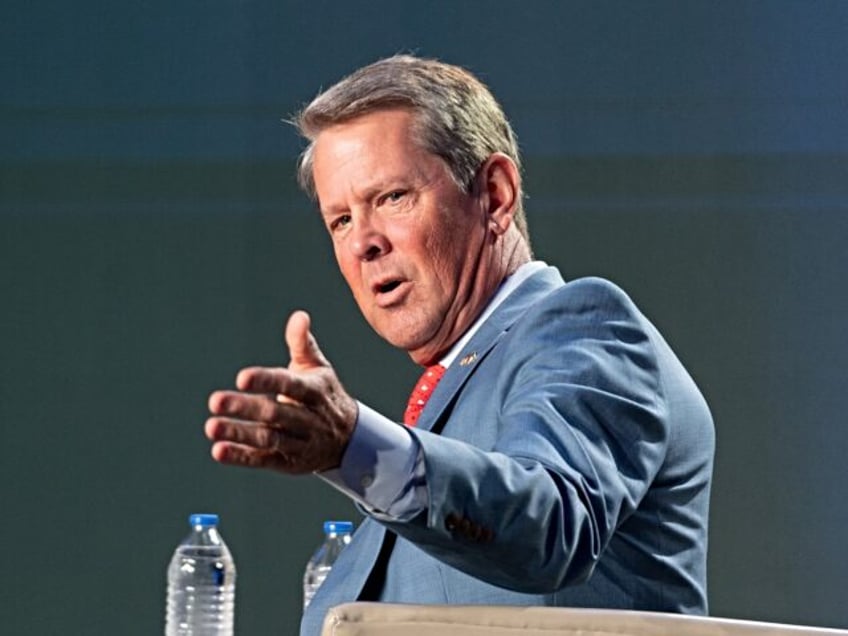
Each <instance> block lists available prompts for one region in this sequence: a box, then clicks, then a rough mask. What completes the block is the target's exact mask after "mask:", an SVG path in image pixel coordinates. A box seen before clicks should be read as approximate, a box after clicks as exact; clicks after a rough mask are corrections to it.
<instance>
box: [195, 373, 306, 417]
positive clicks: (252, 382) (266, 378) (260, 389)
mask: <svg viewBox="0 0 848 636" xmlns="http://www.w3.org/2000/svg"><path fill="white" fill-rule="evenodd" d="M236 387H237V388H238V389H239V391H247V392H249V393H262V394H265V395H264V396H263V397H265V398H266V399H270V396H278V395H279V396H285V397H287V398H291V399H293V400H295V401H297V402H301V403H310V402H314V401H315V400H316V399H318V393H317V390H316V388H315V386H313V383H310V382H308V381H307V380H306V379H305V378H304V377H303V376H297V375H295V374H293V373H291V372H290V371H289V370H288V369H281V368H268V367H248V368H247V369H242V370H241V371H239V373H238V375H237V376H236ZM217 393H220V394H226V393H227V392H226V391H218V392H217ZM212 395H213V396H214V395H216V394H215V393H213V394H212ZM209 408H210V410H212V411H213V412H217V411H215V410H214V409H213V404H212V400H211V399H210V402H209Z"/></svg>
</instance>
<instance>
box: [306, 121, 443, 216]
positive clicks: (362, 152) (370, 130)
mask: <svg viewBox="0 0 848 636" xmlns="http://www.w3.org/2000/svg"><path fill="white" fill-rule="evenodd" d="M437 166H439V167H441V168H442V169H443V168H444V167H445V166H444V164H443V161H442V159H441V158H440V157H438V156H436V155H434V154H432V153H430V152H428V151H427V150H425V149H424V148H423V147H422V145H421V144H420V143H419V141H418V137H417V134H416V116H415V114H414V113H413V112H411V111H410V110H407V109H392V110H381V111H376V112H373V113H368V114H366V115H362V116H360V117H357V118H355V119H351V120H348V121H345V122H342V123H338V124H334V125H333V126H330V127H328V128H326V129H324V130H322V131H321V132H320V133H319V134H318V136H317V137H316V138H315V143H314V146H313V150H312V173H313V179H314V182H315V189H316V192H317V194H318V198H319V200H322V202H323V200H325V199H326V198H327V196H328V195H331V194H334V193H335V192H336V191H337V189H338V188H343V189H345V190H348V189H349V188H351V187H353V186H354V185H356V186H366V185H371V184H378V183H381V182H383V181H389V180H392V179H398V178H404V177H405V178H415V177H416V176H420V175H422V174H425V173H427V174H429V173H430V172H431V171H432V170H433V169H435V168H436V167H437Z"/></svg>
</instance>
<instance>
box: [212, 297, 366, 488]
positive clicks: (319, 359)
mask: <svg viewBox="0 0 848 636" xmlns="http://www.w3.org/2000/svg"><path fill="white" fill-rule="evenodd" d="M309 326H310V319H309V314H307V313H306V312H304V311H296V312H294V313H293V314H292V315H291V316H290V317H289V320H288V323H287V325H286V344H287V345H288V349H289V357H290V359H291V361H290V362H289V366H288V367H287V368H282V367H276V368H270V367H248V368H246V369H242V370H241V371H240V372H239V373H238V375H237V376H236V388H237V390H236V391H215V392H214V393H212V395H210V396H209V411H210V413H211V414H212V415H211V417H210V418H209V419H208V420H206V426H205V427H204V430H205V432H206V437H208V438H209V439H210V440H212V441H213V442H214V444H213V445H212V457H214V458H215V459H216V460H217V461H219V462H221V463H224V464H234V465H239V466H251V467H256V468H272V469H275V470H278V471H281V472H284V473H292V474H300V473H309V472H313V471H320V470H327V469H329V468H335V467H337V466H338V465H339V463H340V462H341V458H342V454H343V453H344V449H345V447H346V446H347V442H348V440H349V439H350V435H351V432H352V431H353V427H354V426H355V424H356V416H357V406H356V402H355V401H354V399H353V398H352V397H350V395H348V394H347V392H346V391H345V390H344V388H343V387H342V385H341V382H340V381H339V379H338V377H337V376H336V372H335V371H334V370H333V368H332V366H330V363H329V362H328V361H327V359H326V358H325V357H324V354H323V353H321V349H319V347H318V343H317V342H316V340H315V337H314V336H313V335H312V333H311V332H310V330H309Z"/></svg>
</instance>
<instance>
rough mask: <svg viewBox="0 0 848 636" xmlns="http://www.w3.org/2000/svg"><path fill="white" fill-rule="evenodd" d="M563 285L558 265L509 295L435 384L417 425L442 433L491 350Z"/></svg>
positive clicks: (531, 279) (546, 269) (535, 276)
mask: <svg viewBox="0 0 848 636" xmlns="http://www.w3.org/2000/svg"><path fill="white" fill-rule="evenodd" d="M563 284H564V283H563V280H562V277H561V276H560V275H559V272H558V271H557V270H556V268H553V267H546V268H545V269H543V270H541V271H539V272H537V273H535V274H533V275H532V276H530V278H528V279H527V280H526V281H524V282H523V283H521V285H519V286H518V287H517V288H516V289H515V290H514V291H513V292H512V293H511V294H510V295H509V296H507V297H506V298H505V299H504V301H503V302H502V303H501V304H500V305H499V306H498V307H497V309H495V311H494V312H492V315H491V316H489V318H488V319H487V320H486V321H485V322H484V323H483V324H482V325H481V326H480V329H479V330H478V331H477V333H476V334H474V337H473V338H471V340H470V341H469V342H468V344H467V345H465V347H464V348H463V350H462V351H460V352H459V355H458V356H457V357H456V359H455V360H454V362H453V364H451V365H450V367H449V368H448V370H447V371H446V372H445V375H444V376H443V377H442V379H441V381H440V382H439V384H437V385H436V388H435V390H434V391H433V394H432V395H431V396H430V399H429V401H428V402H427V406H425V407H424V410H423V411H422V412H421V417H420V418H419V419H418V423H417V424H416V428H417V429H420V430H423V431H432V432H434V433H439V432H440V431H441V428H442V426H444V422H443V421H442V418H441V416H442V414H443V413H444V412H445V410H446V409H447V407H448V405H449V404H451V403H452V402H453V400H454V398H455V397H456V396H457V394H458V393H459V391H460V389H461V388H462V387H463V385H464V384H465V383H466V381H467V380H468V378H470V377H471V375H472V374H473V373H474V371H475V370H476V369H477V367H478V366H480V363H481V362H482V361H483V360H484V359H485V358H486V356H487V355H488V353H489V352H490V351H491V350H492V349H493V348H494V347H495V345H496V344H497V343H498V341H500V339H501V338H503V337H504V335H505V334H506V333H507V331H509V329H510V327H512V325H513V324H514V323H515V321H516V320H518V319H519V318H520V317H521V316H522V315H523V314H524V312H525V311H526V310H527V308H528V307H530V306H531V305H533V304H534V303H536V302H538V301H539V300H540V299H542V298H544V297H545V296H547V295H548V294H549V293H551V292H552V291H553V290H554V289H556V288H558V287H560V286H562V285H563Z"/></svg>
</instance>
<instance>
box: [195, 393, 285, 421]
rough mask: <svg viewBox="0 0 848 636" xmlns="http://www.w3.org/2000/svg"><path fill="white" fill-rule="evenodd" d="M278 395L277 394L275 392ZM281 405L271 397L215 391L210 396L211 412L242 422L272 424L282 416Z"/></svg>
mask: <svg viewBox="0 0 848 636" xmlns="http://www.w3.org/2000/svg"><path fill="white" fill-rule="evenodd" d="M274 393H276V392H274ZM279 407H280V403H279V402H277V401H276V400H275V398H274V397H272V396H271V395H259V394H250V393H239V392H237V391H215V392H214V393H213V394H212V395H210V396H209V412H210V413H213V414H214V415H229V416H232V417H235V418H239V419H242V420H252V421H257V422H270V421H273V420H275V419H277V418H278V417H279V416H280V409H279Z"/></svg>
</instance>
